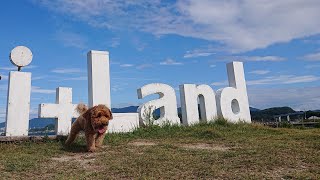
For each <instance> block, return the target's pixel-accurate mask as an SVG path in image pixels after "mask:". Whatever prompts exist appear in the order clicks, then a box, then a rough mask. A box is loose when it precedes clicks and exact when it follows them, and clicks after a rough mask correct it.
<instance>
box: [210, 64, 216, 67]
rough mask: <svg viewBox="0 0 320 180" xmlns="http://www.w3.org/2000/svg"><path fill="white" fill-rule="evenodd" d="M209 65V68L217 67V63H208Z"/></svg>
mask: <svg viewBox="0 0 320 180" xmlns="http://www.w3.org/2000/svg"><path fill="white" fill-rule="evenodd" d="M209 67H211V68H215V67H217V65H215V64H210V66H209Z"/></svg>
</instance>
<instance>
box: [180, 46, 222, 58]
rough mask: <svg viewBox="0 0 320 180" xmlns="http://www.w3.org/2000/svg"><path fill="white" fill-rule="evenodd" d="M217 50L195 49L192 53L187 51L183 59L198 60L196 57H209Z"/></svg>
mask: <svg viewBox="0 0 320 180" xmlns="http://www.w3.org/2000/svg"><path fill="white" fill-rule="evenodd" d="M216 51H217V49H214V48H206V49H194V50H192V51H187V52H186V53H185V54H184V55H183V57H184V58H196V57H207V56H211V55H213V54H215V52H216Z"/></svg>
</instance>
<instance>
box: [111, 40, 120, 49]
mask: <svg viewBox="0 0 320 180" xmlns="http://www.w3.org/2000/svg"><path fill="white" fill-rule="evenodd" d="M119 45H120V38H117V37H116V38H112V39H111V42H110V46H111V47H113V48H116V47H118V46H119Z"/></svg>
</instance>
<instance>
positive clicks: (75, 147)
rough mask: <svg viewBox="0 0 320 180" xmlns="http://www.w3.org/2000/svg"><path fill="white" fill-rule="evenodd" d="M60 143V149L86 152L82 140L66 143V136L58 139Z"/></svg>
mask: <svg viewBox="0 0 320 180" xmlns="http://www.w3.org/2000/svg"><path fill="white" fill-rule="evenodd" d="M59 141H60V144H61V150H63V151H66V152H73V153H81V152H88V151H87V146H86V145H85V144H83V143H82V142H77V141H76V142H73V143H72V144H71V145H68V146H67V145H66V144H65V141H66V138H65V139H64V138H62V139H60V140H59Z"/></svg>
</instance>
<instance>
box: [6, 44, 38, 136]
mask: <svg viewBox="0 0 320 180" xmlns="http://www.w3.org/2000/svg"><path fill="white" fill-rule="evenodd" d="M32 57H33V55H32V52H31V50H30V49H29V48H27V47H25V46H17V47H15V48H14V49H13V50H12V51H11V53H10V61H11V63H12V64H13V65H15V66H17V67H18V71H20V70H21V68H22V67H24V66H27V65H28V64H30V63H31V61H32ZM30 94H31V73H27V72H13V71H12V72H10V74H9V84H8V96H7V98H8V99H7V112H6V136H27V135H28V129H29V112H30Z"/></svg>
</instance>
